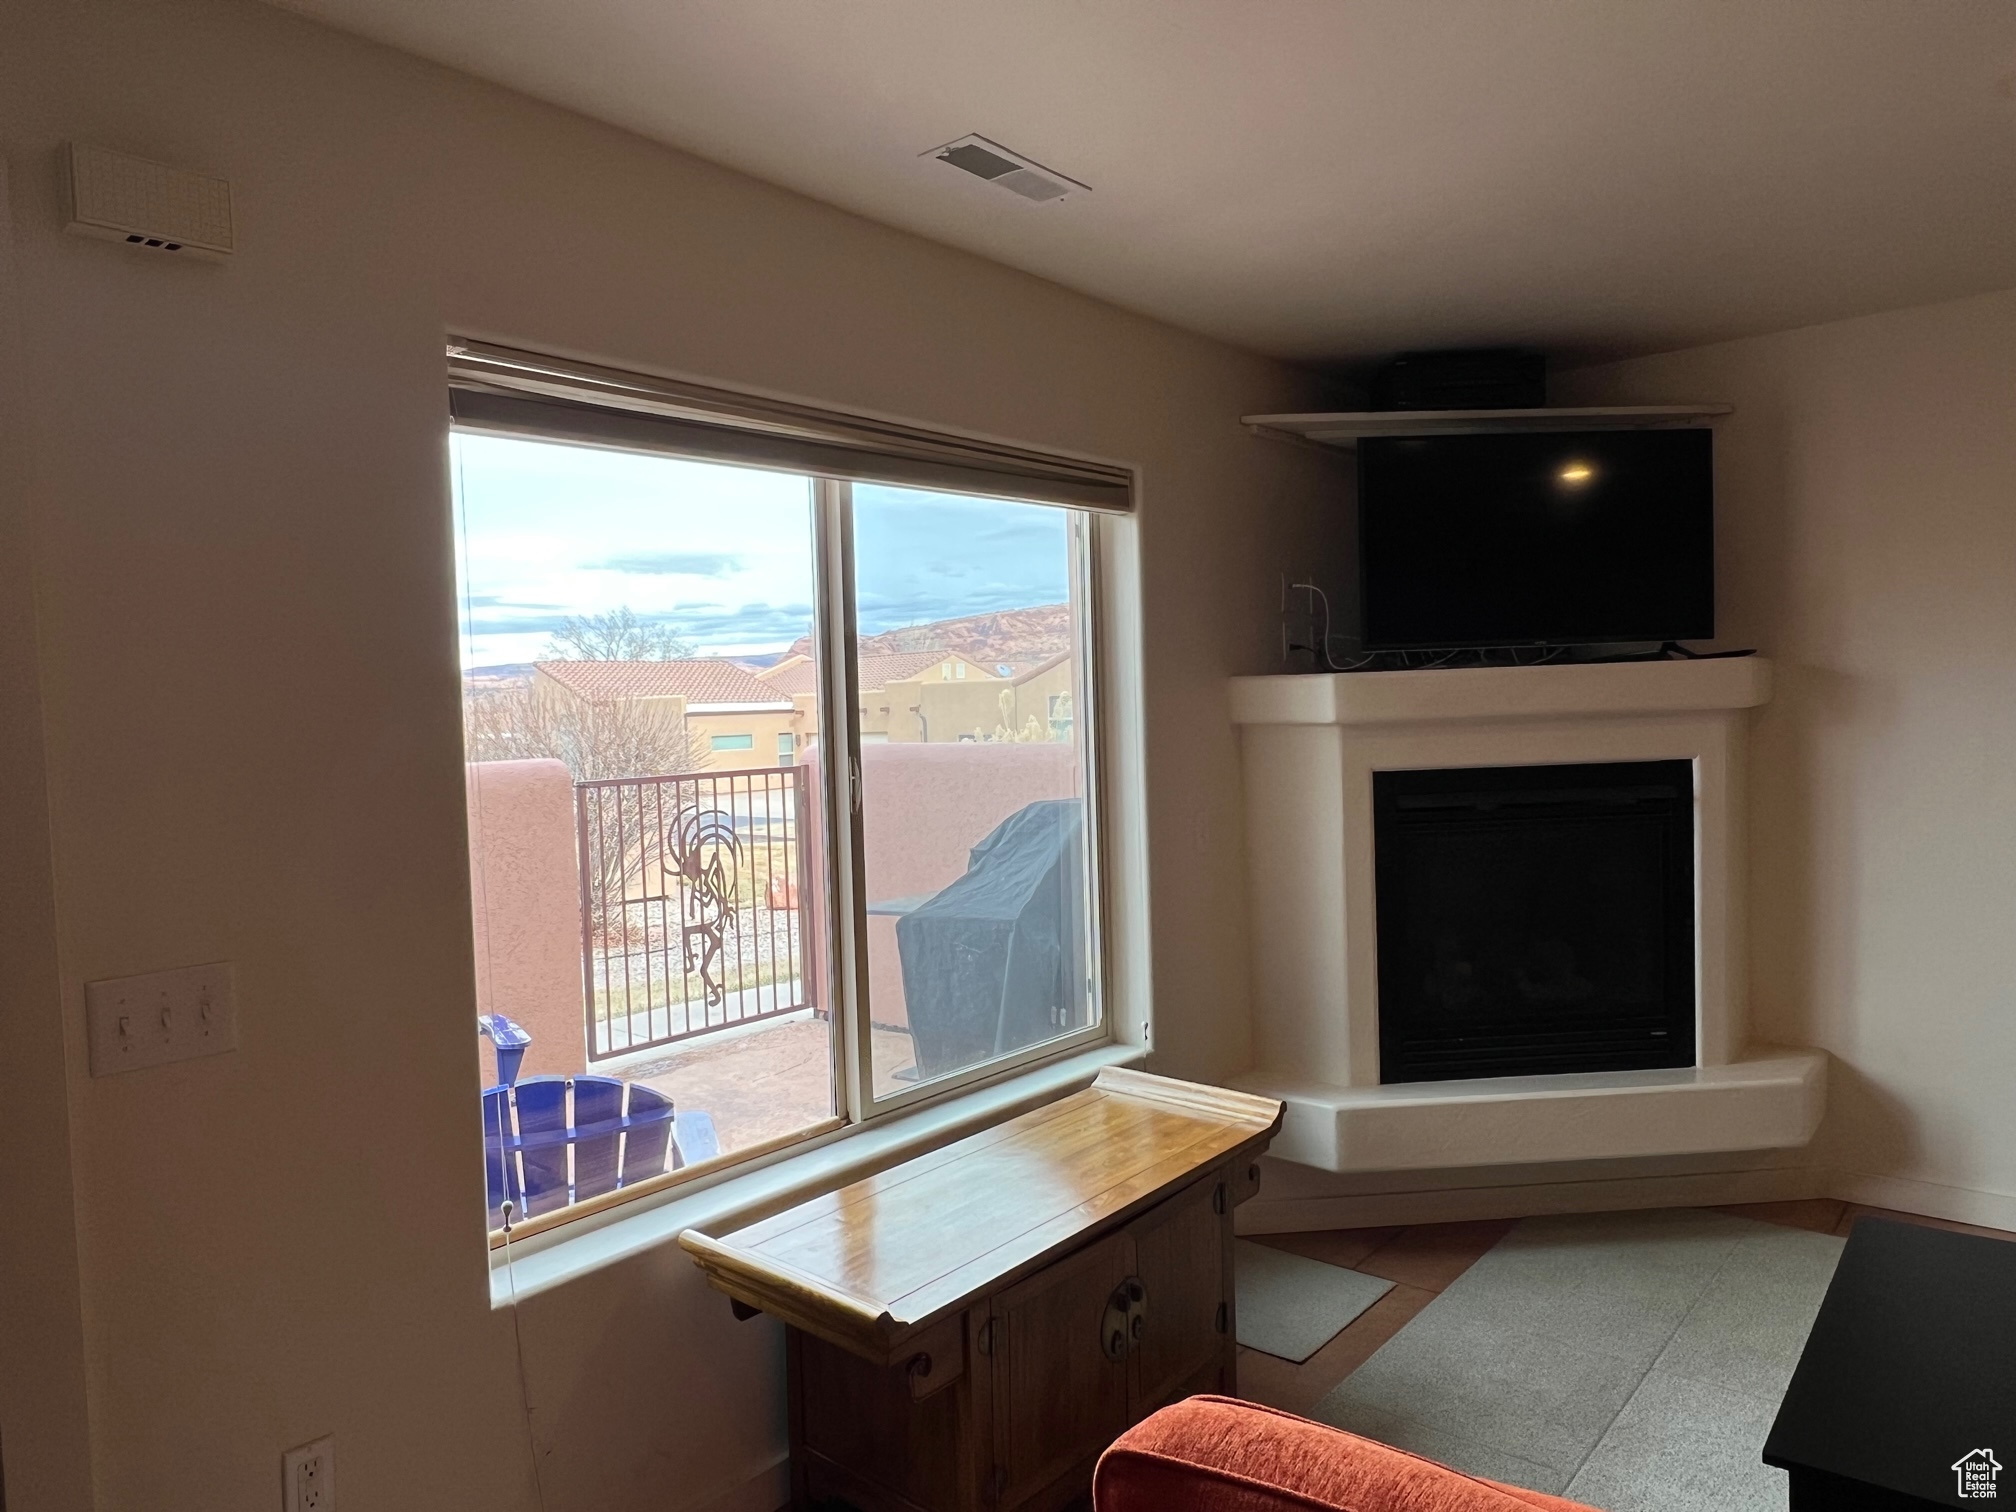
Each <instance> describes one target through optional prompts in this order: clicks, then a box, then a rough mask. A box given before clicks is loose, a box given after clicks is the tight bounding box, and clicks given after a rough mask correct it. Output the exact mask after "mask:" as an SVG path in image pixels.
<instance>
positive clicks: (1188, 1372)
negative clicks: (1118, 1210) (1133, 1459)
mask: <svg viewBox="0 0 2016 1512" xmlns="http://www.w3.org/2000/svg"><path fill="white" fill-rule="evenodd" d="M1231 1206H1232V1204H1231V1201H1230V1195H1229V1193H1228V1192H1227V1191H1226V1187H1225V1182H1224V1180H1223V1175H1222V1173H1219V1174H1214V1175H1213V1176H1212V1177H1211V1179H1209V1180H1207V1181H1200V1182H1198V1183H1197V1184H1196V1185H1195V1186H1192V1187H1189V1188H1188V1189H1186V1190H1184V1191H1182V1192H1178V1193H1177V1194H1176V1195H1175V1196H1174V1197H1171V1198H1170V1199H1169V1200H1168V1201H1167V1202H1164V1203H1162V1204H1161V1205H1160V1206H1159V1207H1156V1208H1154V1209H1152V1210H1151V1211H1149V1212H1147V1213H1144V1214H1143V1215H1142V1216H1141V1217H1140V1218H1138V1219H1136V1220H1135V1221H1134V1222H1133V1224H1131V1225H1130V1226H1129V1227H1128V1229H1127V1234H1128V1237H1129V1238H1130V1239H1132V1241H1133V1245H1134V1260H1133V1263H1134V1275H1135V1276H1136V1277H1138V1278H1139V1280H1140V1282H1141V1286H1142V1289H1143V1290H1144V1291H1145V1292H1146V1293H1147V1299H1146V1304H1145V1310H1144V1311H1143V1313H1142V1315H1141V1319H1140V1327H1139V1331H1138V1333H1137V1336H1136V1338H1135V1341H1134V1350H1133V1353H1132V1354H1131V1355H1130V1357H1129V1360H1130V1365H1131V1371H1132V1375H1133V1380H1132V1382H1131V1386H1132V1402H1131V1404H1130V1405H1131V1409H1132V1416H1134V1417H1136V1418H1141V1417H1146V1416H1147V1415H1148V1414H1149V1413H1151V1412H1153V1411H1155V1409H1156V1408H1158V1407H1162V1406H1166V1405H1167V1404H1168V1403H1170V1402H1172V1401H1175V1400H1177V1399H1178V1398H1180V1397H1185V1396H1190V1395H1193V1394H1195V1393H1197V1392H1200V1391H1221V1390H1229V1389H1230V1387H1231V1382H1232V1377H1231V1374H1230V1372H1229V1370H1228V1368H1227V1367H1228V1366H1229V1364H1230V1363H1231V1360H1232V1348H1233V1346H1232V1338H1231V1327H1232V1216H1231Z"/></svg>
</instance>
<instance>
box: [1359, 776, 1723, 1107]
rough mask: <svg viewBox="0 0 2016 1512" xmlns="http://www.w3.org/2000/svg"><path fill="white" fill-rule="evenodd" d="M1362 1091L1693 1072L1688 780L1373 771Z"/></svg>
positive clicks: (1691, 795) (1691, 837) (1690, 800)
mask: <svg viewBox="0 0 2016 1512" xmlns="http://www.w3.org/2000/svg"><path fill="white" fill-rule="evenodd" d="M1372 798H1373V815H1374V826H1373V843H1374V889H1375V895H1376V907H1377V940H1378V947H1379V955H1378V989H1379V995H1378V1019H1379V1079H1380V1081H1382V1082H1420V1081H1445V1080H1456V1079H1461V1078H1473V1077H1496V1076H1521V1075H1537V1074H1541V1073H1547V1072H1572V1071H1636V1070H1647V1069H1653V1068H1659V1067H1679V1066H1692V1065H1694V1064H1695V1035H1694V1015H1695V972H1694V956H1695V942H1694V931H1695V917H1694V912H1695V902H1694V898H1695V889H1694V763H1693V762H1691V761H1630V762H1614V763H1604V764H1597V765H1588V764H1583V765H1550V766H1516V767H1482V768H1464V769H1456V770H1425V771H1411V770H1410V771H1376V772H1374V773H1373V774H1372Z"/></svg>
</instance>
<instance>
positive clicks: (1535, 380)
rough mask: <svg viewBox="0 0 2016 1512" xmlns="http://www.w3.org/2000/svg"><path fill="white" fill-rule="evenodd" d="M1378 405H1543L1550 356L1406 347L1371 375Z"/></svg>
mask: <svg viewBox="0 0 2016 1512" xmlns="http://www.w3.org/2000/svg"><path fill="white" fill-rule="evenodd" d="M1371 402H1372V408H1373V409H1375V410H1468V409H1540V408H1541V407H1543V406H1544V405H1545V404H1546V403H1547V359H1546V358H1545V357H1542V356H1541V355H1539V354H1538V353H1537V352H1519V351H1512V350H1489V351H1473V352H1402V353H1401V354H1400V355H1399V356H1398V357H1395V358H1394V359H1393V360H1392V361H1391V362H1388V363H1387V364H1386V365H1385V366H1384V367H1382V368H1380V369H1379V371H1378V372H1376V373H1374V374H1373V375H1372V392H1371Z"/></svg>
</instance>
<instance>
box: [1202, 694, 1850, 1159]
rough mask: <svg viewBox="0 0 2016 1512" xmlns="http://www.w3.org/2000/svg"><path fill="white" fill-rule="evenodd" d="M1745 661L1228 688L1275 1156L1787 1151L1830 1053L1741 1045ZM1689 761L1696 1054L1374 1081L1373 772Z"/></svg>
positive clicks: (1808, 1124)
mask: <svg viewBox="0 0 2016 1512" xmlns="http://www.w3.org/2000/svg"><path fill="white" fill-rule="evenodd" d="M1770 695H1771V664H1770V662H1769V661H1767V660H1765V659H1764V658H1762V657H1754V656H1753V657H1731V658H1726V659H1720V660H1702V661H1660V662H1615V663H1597V664H1583V665H1565V666H1545V667H1494V668H1460V669H1458V668H1449V669H1437V670H1433V671H1417V672H1365V673H1349V674H1333V675H1310V676H1293V677H1242V678H1235V679H1233V682H1232V690H1231V697H1232V714H1233V720H1234V722H1235V723H1236V724H1237V725H1238V727H1239V733H1240V744H1241V750H1242V754H1243V759H1244V769H1245V799H1246V827H1247V853H1248V899H1249V907H1250V910H1251V917H1252V941H1253V1002H1254V1009H1253V1030H1254V1060H1255V1069H1254V1070H1253V1071H1251V1072H1249V1073H1247V1074H1246V1075H1244V1076H1242V1077H1239V1078H1237V1079H1236V1080H1235V1085H1238V1086H1240V1087H1242V1088H1246V1089H1249V1090H1253V1091H1262V1092H1265V1093H1267V1094H1268V1095H1269V1096H1273V1097H1279V1098H1281V1099H1283V1100H1284V1101H1286V1102H1287V1104H1288V1115H1287V1119H1286V1122H1285V1124H1284V1126H1283V1129H1282V1133H1281V1137H1280V1138H1279V1139H1278V1140H1277V1141H1276V1143H1275V1146H1274V1151H1273V1153H1274V1154H1276V1155H1278V1156H1282V1157H1284V1158H1287V1159H1290V1160H1296V1161H1300V1162H1303V1163H1305V1164H1308V1165H1313V1166H1319V1167H1322V1168H1325V1169H1329V1170H1336V1171H1390V1170H1406V1169H1418V1168H1425V1167H1441V1168H1449V1167H1458V1166H1488V1165H1500V1164H1517V1163H1524V1162H1532V1161H1557V1160H1584V1159H1597V1160H1600V1159H1612V1158H1626V1157H1632V1156H1643V1155H1680V1154H1697V1153H1705V1152H1710V1151H1727V1150H1758V1149H1771V1148H1783V1147H1791V1146H1796V1145H1801V1144H1804V1143H1806V1142H1807V1141H1808V1140H1809V1139H1811V1137H1812V1135H1813V1131H1814V1129H1815V1128H1816V1127H1817V1126H1818V1124H1819V1120H1820V1113H1821V1108H1822V1103H1823V1098H1824V1094H1825V1057H1824V1056H1822V1055H1821V1054H1820V1053H1819V1052H1817V1051H1811V1050H1796V1049H1776V1048H1770V1047H1764V1046H1757V1045H1753V1044H1751V1042H1750V1039H1749V1034H1748V1014H1747V1005H1746V1002H1745V982H1746V957H1745V940H1744V924H1745V917H1744V915H1745V910H1744V896H1743V893H1744V888H1743V881H1744V874H1745V871H1746V867H1745V865H1744V860H1743V815H1744V804H1745V800H1744V764H1745V763H1744V755H1745V744H1746V735H1747V730H1748V721H1749V712H1748V711H1749V710H1750V709H1752V708H1755V707H1757V706H1758V705H1760V704H1762V703H1764V702H1765V701H1766V700H1767V699H1769V697H1770ZM1674 759H1684V760H1687V761H1691V762H1692V763H1693V766H1694V773H1695V951H1696V961H1695V966H1696V971H1695V982H1696V986H1695V992H1696V1001H1695V1014H1696V1018H1695V1031H1696V1033H1695V1039H1696V1046H1697V1052H1698V1060H1697V1064H1696V1065H1695V1066H1694V1067H1692V1068H1689V1069H1684V1070H1677V1071H1660V1072H1644V1071H1638V1072H1593V1073H1581V1074H1577V1075H1566V1076H1525V1077H1508V1078H1503V1079H1494V1080H1489V1081H1480V1080H1467V1081H1447V1082H1411V1083H1404V1084H1399V1085H1392V1086H1387V1085H1382V1084H1381V1082H1380V1079H1379V1020H1378V963H1377V957H1376V951H1375V947H1376V936H1377V920H1376V914H1375V907H1374V895H1373V836H1372V827H1373V817H1372V774H1373V773H1374V772H1376V771H1394V770H1408V769H1417V770H1418V769H1424V768H1452V767H1490V766H1538V765H1546V764H1551V763H1562V762H1622V761H1667V760H1674Z"/></svg>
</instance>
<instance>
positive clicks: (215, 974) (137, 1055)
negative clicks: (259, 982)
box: [84, 961, 238, 1076]
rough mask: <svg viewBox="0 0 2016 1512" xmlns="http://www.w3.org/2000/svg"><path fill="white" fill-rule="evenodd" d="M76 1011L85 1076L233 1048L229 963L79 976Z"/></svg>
mask: <svg viewBox="0 0 2016 1512" xmlns="http://www.w3.org/2000/svg"><path fill="white" fill-rule="evenodd" d="M84 1012H85V1017H86V1019H87V1020H89V1023H90V1030H91V1074H92V1075H93V1076H114V1075H117V1074H118V1073H119V1072H121V1071H138V1070H139V1069H141V1068H142V1067H143V1066H159V1065H163V1064H165V1063H166V1062H168V1061H178V1060H192V1059H194V1058H195V1057H197V1056H199V1055H221V1054H223V1053H224V1052H225V1051H227V1050H236V1049H237V1048H238V1004H237V999H236V997H235V995H234V994H233V992H232V990H231V963H230V962H229V961H213V962H211V963H210V964H209V965H207V966H184V967H181V968H180V969H178V970H175V971H153V972H149V973H148V974H147V975H145V976H131V977H113V978H111V979H109V980H107V981H103V982H86V983H85V984H84Z"/></svg>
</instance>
